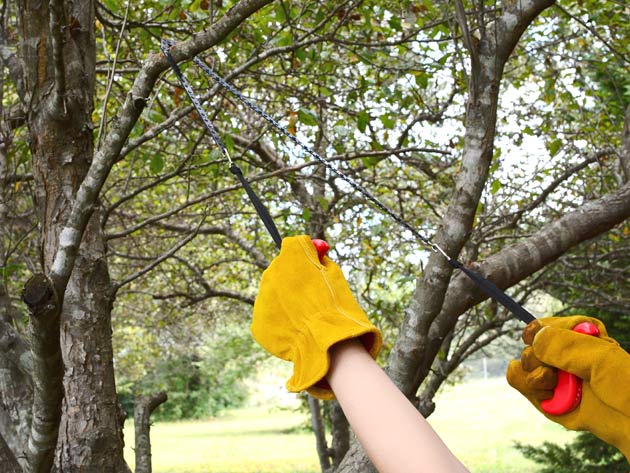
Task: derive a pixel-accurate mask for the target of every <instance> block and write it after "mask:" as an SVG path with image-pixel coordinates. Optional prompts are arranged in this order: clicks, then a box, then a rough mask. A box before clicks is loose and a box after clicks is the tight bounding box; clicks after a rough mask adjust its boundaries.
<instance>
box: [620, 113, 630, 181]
mask: <svg viewBox="0 0 630 473" xmlns="http://www.w3.org/2000/svg"><path fill="white" fill-rule="evenodd" d="M621 140H622V144H621V154H620V155H619V159H620V161H621V168H622V169H623V174H624V177H625V178H626V180H625V182H630V104H628V106H627V107H626V116H625V119H624V121H623V135H622V136H621Z"/></svg>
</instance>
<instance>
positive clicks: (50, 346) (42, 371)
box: [22, 274, 63, 472]
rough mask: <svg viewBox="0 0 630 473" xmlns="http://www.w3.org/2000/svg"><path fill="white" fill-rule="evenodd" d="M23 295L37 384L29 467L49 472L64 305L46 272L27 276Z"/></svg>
mask: <svg viewBox="0 0 630 473" xmlns="http://www.w3.org/2000/svg"><path fill="white" fill-rule="evenodd" d="M22 299H23V301H24V302H25V303H26V305H27V306H28V308H29V310H30V312H31V351H32V356H33V372H32V373H33V387H34V392H33V408H32V416H33V418H32V420H31V432H30V435H29V438H28V446H27V452H26V457H27V460H28V461H27V467H26V471H28V472H49V471H50V469H51V467H52V465H53V456H54V453H55V446H56V445H57V434H58V432H59V420H60V418H61V400H62V398H63V387H62V384H61V380H62V376H63V363H62V361H61V347H60V345H59V314H60V309H61V308H60V304H59V298H58V296H57V293H56V291H55V289H54V287H53V284H52V281H51V280H50V279H48V278H47V277H46V276H45V275H43V274H36V275H35V276H33V277H32V278H31V279H29V280H28V282H27V283H26V284H25V286H24V292H23V293H22Z"/></svg>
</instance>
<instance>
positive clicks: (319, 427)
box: [307, 395, 330, 473]
mask: <svg viewBox="0 0 630 473" xmlns="http://www.w3.org/2000/svg"><path fill="white" fill-rule="evenodd" d="M307 396H308V408H309V411H310V412H311V426H312V427H313V434H314V435H315V444H316V448H317V457H318V458H319V467H320V468H321V470H322V473H326V472H327V471H328V470H329V468H330V456H329V454H328V442H326V425H325V424H324V417H323V416H322V409H321V405H320V403H319V399H316V398H314V397H313V396H311V395H307Z"/></svg>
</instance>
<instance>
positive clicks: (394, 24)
mask: <svg viewBox="0 0 630 473" xmlns="http://www.w3.org/2000/svg"><path fill="white" fill-rule="evenodd" d="M388 23H389V27H390V28H391V29H393V30H395V31H402V23H401V21H400V17H398V16H397V15H393V16H392V17H391V18H390V19H389V22H388Z"/></svg>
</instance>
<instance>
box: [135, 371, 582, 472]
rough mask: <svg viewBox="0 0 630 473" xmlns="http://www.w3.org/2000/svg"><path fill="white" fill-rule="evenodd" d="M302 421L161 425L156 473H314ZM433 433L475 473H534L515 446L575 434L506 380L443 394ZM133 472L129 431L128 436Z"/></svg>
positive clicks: (264, 411)
mask: <svg viewBox="0 0 630 473" xmlns="http://www.w3.org/2000/svg"><path fill="white" fill-rule="evenodd" d="M304 420H305V417H304V415H300V414H296V413H293V412H289V411H281V410H278V409H274V408H273V407H269V406H267V407H255V408H248V409H239V410H235V411H232V412H230V413H229V414H228V415H226V416H223V417H221V418H218V419H213V420H208V421H195V422H175V423H158V424H155V425H154V426H153V427H152V429H151V441H152V442H151V443H152V445H153V471H154V473H219V472H220V473H316V472H319V464H318V461H317V455H316V453H315V441H314V438H313V436H312V434H310V433H308V432H303V431H300V430H299V428H297V427H299V426H300V425H302V424H303V423H304ZM430 422H431V424H432V425H433V427H434V429H435V430H436V431H437V432H438V433H439V434H440V436H441V437H442V438H443V439H444V441H445V442H446V444H447V445H448V446H449V447H450V448H451V449H452V450H453V451H454V452H455V454H456V455H457V456H458V457H459V458H460V459H461V460H462V461H463V462H464V464H466V466H467V467H468V468H469V469H470V471H471V472H473V473H533V472H535V471H536V468H535V465H534V464H533V463H532V462H530V461H527V460H525V459H524V458H523V457H522V456H521V455H520V453H519V452H517V451H516V450H514V448H512V445H513V442H514V441H515V440H519V441H521V442H526V443H534V444H537V443H541V442H542V441H544V440H551V441H556V442H565V441H567V440H569V439H571V438H572V436H573V434H572V433H570V432H567V431H565V430H564V429H563V428H562V427H560V426H557V425H555V424H553V423H551V422H549V421H547V420H546V419H545V418H544V417H543V416H542V415H540V414H539V413H538V412H537V411H536V410H535V409H534V408H533V407H532V406H531V405H530V404H529V403H528V402H527V401H526V400H525V399H524V398H522V396H521V395H520V394H519V393H517V392H516V391H514V390H513V389H512V388H510V387H509V386H508V385H507V383H506V382H505V381H504V380H503V379H497V380H488V381H476V382H469V383H466V384H462V385H459V386H455V387H452V388H449V389H447V390H446V391H445V392H442V393H441V394H440V395H439V396H438V399H437V409H436V412H435V413H434V414H433V415H432V416H431V417H430ZM125 439H126V443H127V444H128V446H127V448H126V450H125V457H126V458H127V460H128V462H129V463H130V466H132V467H133V450H132V448H131V446H132V445H133V426H132V425H129V426H128V427H127V428H126V429H125Z"/></svg>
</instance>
